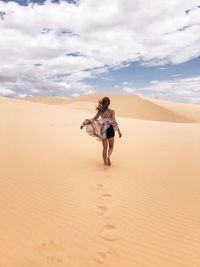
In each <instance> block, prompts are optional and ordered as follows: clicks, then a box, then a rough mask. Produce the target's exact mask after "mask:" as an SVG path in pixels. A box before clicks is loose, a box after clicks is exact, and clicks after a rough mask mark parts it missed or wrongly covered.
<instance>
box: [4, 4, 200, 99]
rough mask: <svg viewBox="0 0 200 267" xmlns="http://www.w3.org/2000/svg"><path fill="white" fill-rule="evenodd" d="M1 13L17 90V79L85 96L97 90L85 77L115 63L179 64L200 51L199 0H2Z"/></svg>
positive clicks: (8, 83)
mask: <svg viewBox="0 0 200 267" xmlns="http://www.w3.org/2000/svg"><path fill="white" fill-rule="evenodd" d="M0 10H1V11H3V12H5V15H4V18H3V19H1V20H0V24H1V25H0V38H1V40H0V58H1V64H0V73H6V76H4V77H3V79H1V77H0V85H2V87H3V88H6V89H7V90H11V91H13V90H14V91H15V90H16V89H15V88H16V87H15V86H16V84H17V85H18V87H20V88H24V89H26V90H27V93H28V92H29V90H30V92H31V90H38V92H49V93H55V92H57V91H58V92H66V91H70V92H71V91H72V92H74V93H79V94H84V93H86V92H87V91H88V90H92V89H91V88H90V86H89V85H88V84H86V83H85V82H83V81H82V80H83V79H85V78H91V77H95V76H98V75H100V74H101V73H103V72H108V68H109V67H112V68H113V69H115V70H116V69H119V68H122V67H127V66H129V64H130V63H131V62H133V61H140V62H141V63H142V64H143V65H146V66H152V65H153V66H154V65H165V64H167V63H173V64H176V63H182V62H185V61H187V60H189V59H192V58H194V57H197V56H199V55H200V46H199V42H200V35H198V34H197V32H199V31H200V9H198V8H197V3H195V1H191V0H176V1H161V0H152V1H149V2H148V6H147V3H146V1H145V0H134V1H133V0H123V1H121V0H101V1H94V0H81V1H80V3H79V5H77V6H75V5H71V4H68V3H66V2H65V1H61V3H60V4H59V5H58V4H52V3H50V2H49V1H48V2H46V3H45V5H37V4H34V5H33V4H30V5H28V6H20V5H18V4H16V3H15V2H8V3H5V2H2V1H0ZM186 10H190V12H188V13H187V14H186ZM161 69H166V68H165V67H161ZM124 85H125V84H124ZM32 92H33V91H32ZM35 93H36V91H35Z"/></svg>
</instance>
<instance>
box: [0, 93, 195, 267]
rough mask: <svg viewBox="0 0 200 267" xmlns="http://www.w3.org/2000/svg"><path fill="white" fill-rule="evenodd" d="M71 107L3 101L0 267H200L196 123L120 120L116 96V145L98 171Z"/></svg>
mask: <svg viewBox="0 0 200 267" xmlns="http://www.w3.org/2000/svg"><path fill="white" fill-rule="evenodd" d="M93 97H95V96H88V98H87V97H86V99H87V102H90V103H91V102H92V103H94V102H93V100H91V99H92V98H93ZM117 99H118V102H117ZM94 100H95V99H94ZM76 101H77V102H76V105H77V106H76V107H74V108H72V107H70V106H69V107H68V108H67V105H64V106H63V105H45V104H44V105H43V104H38V103H34V102H29V101H24V100H15V99H7V98H0V121H1V124H0V127H1V129H0V148H1V150H0V162H1V177H0V178H1V187H0V190H1V192H0V203H1V208H0V217H1V220H0V240H1V242H0V266H2V267H22V266H26V267H50V266H53V267H62V266H63V267H64V266H65V267H98V266H105V267H122V266H123V267H157V266H158V267H172V266H173V267H185V266H188V267H197V266H200V256H199V255H200V245H199V240H200V215H199V214H200V213H199V210H200V204H199V203H200V180H199V177H200V168H199V158H200V139H199V136H200V125H199V124H197V123H183V121H181V123H176V122H174V121H173V123H171V122H169V121H168V122H161V121H158V120H155V121H153V120H149V119H148V120H144V117H145V116H146V117H148V116H149V115H148V114H146V113H145V112H144V111H141V114H143V116H144V117H143V119H142V120H140V119H134V118H131V116H127V117H125V115H126V114H128V115H129V114H130V113H131V112H132V113H131V114H134V112H136V111H133V110H132V109H131V107H130V104H131V103H132V102H131V101H130V102H127V110H126V109H125V102H123V100H122V98H121V97H118V96H114V97H113V99H112V104H113V107H115V106H116V108H115V109H116V110H117V108H118V113H119V114H124V115H123V116H124V117H119V116H118V117H117V120H118V122H119V125H120V128H121V131H122V133H123V137H122V138H121V139H119V138H118V137H117V136H116V138H115V149H114V153H113V155H112V166H111V167H104V166H103V164H102V158H101V149H102V148H101V143H100V142H98V141H97V140H95V139H93V138H92V137H90V136H88V135H87V134H86V132H85V130H82V131H81V130H80V128H79V126H80V124H81V123H82V121H83V120H84V119H85V118H86V117H90V116H93V115H94V112H91V111H90V108H92V106H91V107H90V108H89V109H87V105H86V106H85V108H86V110H85V111H84V109H82V108H83V106H82V102H83V101H82V100H81V99H80V98H79V100H78V98H77V100H76ZM78 101H79V102H78ZM84 101H85V100H84ZM127 101H128V100H127ZM138 102H139V100H138V99H137V101H136V100H135V105H138V106H137V107H138V110H137V112H138V113H139V111H140V110H139V108H140V107H143V106H144V105H146V106H147V107H148V108H150V110H151V111H152V113H151V116H154V117H155V116H156V111H157V112H161V111H162V112H163V113H165V112H166V111H165V109H162V108H160V107H157V106H156V105H155V106H152V105H151V104H150V103H149V102H148V101H147V102H145V101H144V100H142V99H140V102H139V103H138ZM74 103H75V101H74ZM72 104H73V103H72V102H71V104H70V105H72ZM142 105H143V106H142ZM153 105H154V104H153ZM174 105H175V104H174ZM120 107H122V110H120V109H119V108H120ZM79 108H80V109H81V110H79ZM120 112H121V113H120ZM126 112H127V113H126ZM162 112H161V113H160V114H158V115H157V116H156V118H162V119H163V118H165V119H169V118H170V119H171V118H172V114H171V113H165V115H163V114H162ZM138 113H137V114H138ZM186 113H187V112H186ZM137 114H136V115H137ZM152 114H153V115H152ZM168 116H169V117H168ZM183 117H184V116H183ZM148 118H149V117H148ZM151 118H152V117H151ZM176 118H177V117H176Z"/></svg>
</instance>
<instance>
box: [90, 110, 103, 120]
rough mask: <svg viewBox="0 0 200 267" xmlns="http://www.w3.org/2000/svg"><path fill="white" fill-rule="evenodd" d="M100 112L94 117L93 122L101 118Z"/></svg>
mask: <svg viewBox="0 0 200 267" xmlns="http://www.w3.org/2000/svg"><path fill="white" fill-rule="evenodd" d="M100 114H101V113H100V111H99V110H98V111H97V114H96V115H95V116H94V118H92V119H93V120H97V119H98V117H99V116H100Z"/></svg>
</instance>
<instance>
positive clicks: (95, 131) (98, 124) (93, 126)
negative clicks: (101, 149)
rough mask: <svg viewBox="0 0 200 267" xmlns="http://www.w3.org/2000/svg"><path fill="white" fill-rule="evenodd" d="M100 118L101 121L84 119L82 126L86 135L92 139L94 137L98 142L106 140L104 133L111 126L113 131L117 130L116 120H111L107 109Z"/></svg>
mask: <svg viewBox="0 0 200 267" xmlns="http://www.w3.org/2000/svg"><path fill="white" fill-rule="evenodd" d="M100 116H101V119H98V120H94V119H86V120H85V121H84V122H83V125H84V126H86V131H87V133H88V134H89V135H90V136H92V137H96V139H97V140H98V141H101V140H102V139H105V138H107V136H106V132H107V129H108V128H109V127H110V126H111V125H112V126H113V129H114V131H117V130H118V128H119V127H118V123H117V122H116V120H113V119H112V118H111V113H110V110H109V109H107V110H106V111H105V112H104V113H102V114H101V115H100Z"/></svg>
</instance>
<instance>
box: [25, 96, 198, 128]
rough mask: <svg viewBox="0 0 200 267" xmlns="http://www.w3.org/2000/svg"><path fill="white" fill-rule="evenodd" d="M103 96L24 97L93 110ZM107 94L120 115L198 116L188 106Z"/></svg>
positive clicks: (163, 118)
mask: <svg viewBox="0 0 200 267" xmlns="http://www.w3.org/2000/svg"><path fill="white" fill-rule="evenodd" d="M103 96H105V94H91V95H83V96H79V97H74V98H72V99H66V101H65V100H60V99H57V98H56V97H49V98H48V97H47V98H46V97H44V98H42V97H40V98H38V97H36V98H34V97H32V98H25V99H27V100H31V101H35V102H41V103H42V102H43V99H44V103H48V104H58V105H63V104H65V106H66V107H68V108H72V109H78V110H86V111H91V112H94V111H95V109H96V107H97V105H98V100H99V99H101V98H102V97H103ZM107 96H108V97H110V99H111V106H112V107H113V108H114V109H115V111H116V114H117V115H118V116H122V117H130V118H135V119H143V120H155V121H168V122H182V123H191V122H196V121H198V118H199V115H196V117H197V119H196V117H195V116H192V115H193V114H194V112H193V113H192V114H191V111H190V108H189V110H188V112H187V106H184V108H183V110H184V111H185V112H180V111H179V110H180V108H179V110H178V111H177V110H176V109H173V108H171V106H167V105H164V104H162V103H161V102H159V101H151V99H148V98H144V97H141V96H136V95H125V94H124V95H122V94H107ZM165 102H166V101H164V103H165ZM180 105H181V104H179V106H180ZM175 106H176V104H175ZM195 113H197V114H200V107H199V106H198V105H196V106H195Z"/></svg>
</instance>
